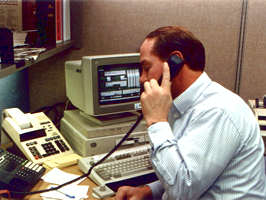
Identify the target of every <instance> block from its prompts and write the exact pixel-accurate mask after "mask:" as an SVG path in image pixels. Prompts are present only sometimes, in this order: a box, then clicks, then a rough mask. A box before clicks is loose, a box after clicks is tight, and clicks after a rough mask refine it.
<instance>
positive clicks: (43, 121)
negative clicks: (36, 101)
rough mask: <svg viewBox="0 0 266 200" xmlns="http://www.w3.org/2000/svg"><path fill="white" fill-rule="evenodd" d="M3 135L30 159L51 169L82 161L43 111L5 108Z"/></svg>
mask: <svg viewBox="0 0 266 200" xmlns="http://www.w3.org/2000/svg"><path fill="white" fill-rule="evenodd" d="M1 134H2V135H3V134H6V135H8V136H9V137H10V138H11V140H12V141H13V142H14V143H15V144H16V145H17V147H18V148H19V149H20V151H21V152H22V153H23V154H24V155H25V156H26V158H27V159H29V160H31V161H32V162H34V163H37V164H45V165H46V166H48V167H50V168H53V167H65V166H69V165H72V164H76V163H77V160H78V159H79V158H80V156H78V155H77V154H75V153H74V152H73V150H72V148H71V147H70V145H69V144H68V142H67V141H66V140H65V139H64V137H63V136H62V135H61V133H60V132H59V131H58V129H57V128H56V127H55V125H54V124H53V123H52V121H51V120H50V119H49V118H48V117H47V116H46V115H45V114H44V113H43V112H39V113H34V114H31V113H27V114H24V113H23V112H22V111H21V110H19V109H18V108H9V109H5V110H4V111H3V113H2V133H1Z"/></svg>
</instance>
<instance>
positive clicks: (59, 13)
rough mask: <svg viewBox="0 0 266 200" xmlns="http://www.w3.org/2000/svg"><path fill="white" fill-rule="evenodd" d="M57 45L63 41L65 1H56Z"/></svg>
mask: <svg viewBox="0 0 266 200" xmlns="http://www.w3.org/2000/svg"><path fill="white" fill-rule="evenodd" d="M55 23H56V43H60V42H62V41H63V0H55Z"/></svg>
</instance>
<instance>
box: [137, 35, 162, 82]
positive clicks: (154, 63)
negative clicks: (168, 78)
mask: <svg viewBox="0 0 266 200" xmlns="http://www.w3.org/2000/svg"><path fill="white" fill-rule="evenodd" d="M154 41H155V39H146V40H144V42H143V43H142V45H141V47H140V63H141V77H140V83H141V85H143V84H144V82H145V81H149V80H151V79H155V80H159V79H160V77H161V75H162V71H163V61H162V60H161V59H160V58H159V57H158V56H156V55H154V54H153V53H152V48H153V44H154Z"/></svg>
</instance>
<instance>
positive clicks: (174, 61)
mask: <svg viewBox="0 0 266 200" xmlns="http://www.w3.org/2000/svg"><path fill="white" fill-rule="evenodd" d="M167 63H168V65H169V68H170V80H173V78H174V77H175V75H176V74H177V73H178V72H179V71H180V69H181V67H182V66H183V65H184V61H183V60H182V59H181V58H180V57H179V56H178V55H176V54H174V55H171V56H170V57H169V59H168V60H167Z"/></svg>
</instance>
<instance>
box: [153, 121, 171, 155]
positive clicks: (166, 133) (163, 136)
mask: <svg viewBox="0 0 266 200" xmlns="http://www.w3.org/2000/svg"><path fill="white" fill-rule="evenodd" d="M148 135H149V139H150V144H151V145H152V147H153V149H154V150H155V149H157V148H158V147H160V146H161V145H162V144H163V143H165V142H166V141H171V140H174V139H175V138H174V135H173V132H172V129H171V127H170V125H169V123H168V122H157V123H155V124H152V125H151V126H149V127H148Z"/></svg>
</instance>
